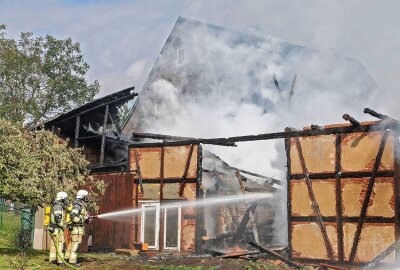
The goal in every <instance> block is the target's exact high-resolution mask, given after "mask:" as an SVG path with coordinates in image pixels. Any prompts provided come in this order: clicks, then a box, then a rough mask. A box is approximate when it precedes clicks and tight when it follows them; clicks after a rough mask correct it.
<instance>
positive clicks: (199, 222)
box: [195, 145, 206, 253]
mask: <svg viewBox="0 0 400 270" xmlns="http://www.w3.org/2000/svg"><path fill="white" fill-rule="evenodd" d="M202 162H203V151H202V147H201V145H197V179H196V180H197V181H196V200H201V199H204V191H203V188H202V175H203V171H202V170H203V169H202V166H201V164H202ZM195 229H196V232H195V251H196V253H203V252H204V248H205V246H204V242H202V241H201V239H202V237H203V236H204V235H205V230H206V228H205V221H204V207H198V208H197V209H196V227H195Z"/></svg>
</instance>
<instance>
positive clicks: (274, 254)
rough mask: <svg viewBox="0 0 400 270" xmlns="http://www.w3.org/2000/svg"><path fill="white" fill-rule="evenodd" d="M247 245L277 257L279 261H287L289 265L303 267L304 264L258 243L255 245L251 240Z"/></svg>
mask: <svg viewBox="0 0 400 270" xmlns="http://www.w3.org/2000/svg"><path fill="white" fill-rule="evenodd" d="M249 245H251V246H253V247H255V248H256V249H258V250H259V251H261V252H262V253H265V254H268V255H269V256H271V257H274V258H275V259H278V260H281V261H283V262H285V263H287V264H288V265H290V266H293V267H295V268H298V269H301V268H304V265H302V264H299V263H296V262H294V261H291V260H289V259H288V258H286V257H284V256H282V255H280V254H278V253H276V252H275V251H272V250H270V249H268V248H265V247H262V246H259V245H257V244H256V243H253V242H249Z"/></svg>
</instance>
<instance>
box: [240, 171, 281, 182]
mask: <svg viewBox="0 0 400 270" xmlns="http://www.w3.org/2000/svg"><path fill="white" fill-rule="evenodd" d="M232 169H234V170H236V171H239V172H241V173H244V174H248V175H252V176H255V177H258V178H262V179H266V180H269V181H270V182H271V183H274V184H277V185H282V181H280V180H278V179H275V178H272V177H268V176H264V175H261V174H258V173H253V172H249V171H246V170H242V169H239V168H236V167H232Z"/></svg>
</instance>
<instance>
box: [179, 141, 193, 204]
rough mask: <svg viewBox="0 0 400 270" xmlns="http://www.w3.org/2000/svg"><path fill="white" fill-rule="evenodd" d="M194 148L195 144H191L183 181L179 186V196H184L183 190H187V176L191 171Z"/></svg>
mask: <svg viewBox="0 0 400 270" xmlns="http://www.w3.org/2000/svg"><path fill="white" fill-rule="evenodd" d="M193 148H194V144H191V145H190V148H189V153H188V156H187V158H186V164H185V169H184V171H183V175H182V179H183V181H182V182H181V185H180V186H179V197H182V196H183V192H184V190H185V184H186V177H187V175H188V172H189V167H190V161H191V160H192V155H193Z"/></svg>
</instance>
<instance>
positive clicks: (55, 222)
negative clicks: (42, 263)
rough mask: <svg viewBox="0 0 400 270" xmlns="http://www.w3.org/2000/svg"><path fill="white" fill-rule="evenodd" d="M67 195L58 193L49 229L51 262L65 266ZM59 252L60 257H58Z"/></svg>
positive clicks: (53, 205) (51, 213)
mask: <svg viewBox="0 0 400 270" xmlns="http://www.w3.org/2000/svg"><path fill="white" fill-rule="evenodd" d="M67 197H68V195H67V193H65V192H58V193H57V196H56V199H55V200H54V202H53V204H52V207H51V212H50V224H49V227H48V230H49V233H50V237H51V241H50V254H49V262H50V263H53V264H59V265H63V264H64V263H63V261H62V258H63V248H64V230H65V228H66V227H67V224H66V222H65V211H66V208H67V207H68V204H69V203H68V200H67ZM57 252H58V253H59V256H57Z"/></svg>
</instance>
